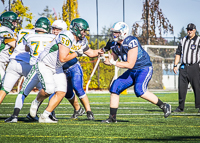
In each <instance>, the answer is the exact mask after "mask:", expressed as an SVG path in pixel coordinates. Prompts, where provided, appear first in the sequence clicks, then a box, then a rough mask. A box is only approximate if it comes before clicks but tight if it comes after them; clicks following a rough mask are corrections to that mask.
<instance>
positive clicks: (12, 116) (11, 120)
mask: <svg viewBox="0 0 200 143" xmlns="http://www.w3.org/2000/svg"><path fill="white" fill-rule="evenodd" d="M17 121H18V118H17V116H14V115H11V116H10V117H9V118H7V119H6V120H5V122H6V123H17Z"/></svg>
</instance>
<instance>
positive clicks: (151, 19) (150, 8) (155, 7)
mask: <svg viewBox="0 0 200 143" xmlns="http://www.w3.org/2000/svg"><path fill="white" fill-rule="evenodd" d="M146 1H147V3H145V2H144V4H143V13H142V18H141V20H142V21H143V24H142V26H140V25H139V23H138V22H136V23H134V24H133V31H132V33H133V35H134V36H137V37H142V38H140V41H141V43H145V44H146V41H147V30H146V29H147V23H146V20H147V19H148V37H151V45H152V44H162V43H164V42H166V41H165V39H163V38H162V33H164V34H165V33H168V32H170V33H171V34H173V26H172V25H171V24H170V22H169V20H168V19H167V18H166V17H165V16H164V14H163V12H162V9H160V7H159V0H146ZM147 13H148V15H147ZM147 16H148V17H147ZM139 29H142V33H141V35H139V34H138V30H139ZM156 29H157V30H158V33H159V37H160V39H157V34H156ZM149 44H150V43H149Z"/></svg>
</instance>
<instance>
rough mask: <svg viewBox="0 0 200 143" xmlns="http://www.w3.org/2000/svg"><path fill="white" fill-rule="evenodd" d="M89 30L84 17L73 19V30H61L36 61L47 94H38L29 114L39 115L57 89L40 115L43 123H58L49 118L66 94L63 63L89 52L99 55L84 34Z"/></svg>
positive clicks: (91, 54)
mask: <svg viewBox="0 0 200 143" xmlns="http://www.w3.org/2000/svg"><path fill="white" fill-rule="evenodd" d="M88 31H89V25H88V23H87V22H86V21H85V20H84V19H82V18H76V19H74V20H72V22H71V24H70V31H62V32H60V33H59V35H58V36H57V37H56V38H55V39H54V41H52V42H51V44H49V45H48V46H47V48H45V50H44V51H43V52H42V53H41V54H40V57H39V61H38V63H37V64H36V71H37V73H38V78H39V79H40V82H41V83H42V86H43V89H44V91H45V93H46V96H42V94H38V96H37V97H36V99H35V100H34V101H33V102H32V104H31V108H30V114H31V116H32V117H35V116H36V113H37V108H38V105H39V104H40V102H42V101H43V100H44V99H45V98H47V97H48V96H49V95H51V94H52V93H54V92H55V95H54V96H53V97H52V98H51V100H50V101H49V105H48V107H47V108H46V110H45V111H44V113H43V114H41V116H40V118H39V122H40V123H57V121H53V120H52V119H50V118H49V115H50V114H51V112H52V111H53V110H54V109H55V108H56V107H57V106H58V105H59V103H60V102H61V100H62V99H63V97H64V96H65V94H66V90H67V89H66V87H67V82H66V76H65V74H64V73H63V69H62V65H63V64H64V63H65V62H67V61H69V60H72V59H74V58H75V57H77V56H82V54H83V53H84V54H86V55H88V56H90V57H95V56H98V53H99V52H100V51H101V50H100V49H99V50H92V49H90V48H89V47H88V42H87V39H86V38H85V36H86V35H87V32H88Z"/></svg>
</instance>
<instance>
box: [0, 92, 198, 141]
mask: <svg viewBox="0 0 200 143" xmlns="http://www.w3.org/2000/svg"><path fill="white" fill-rule="evenodd" d="M155 94H156V95H157V96H158V97H159V98H160V99H161V100H163V101H164V102H169V103H170V104H171V105H172V110H174V109H175V108H176V107H177V105H178V94H177V93H155ZM88 97H89V100H90V103H91V108H92V111H93V112H94V115H95V120H94V121H88V120H87V117H86V115H83V116H81V117H79V119H78V120H72V119H69V118H70V116H71V115H72V114H73V108H72V106H71V105H70V104H69V103H68V101H67V100H66V99H63V101H62V102H61V104H60V105H59V106H58V107H57V108H56V110H55V111H56V115H57V118H58V119H59V122H58V123H57V124H40V123H38V122H30V121H29V120H28V119H27V118H25V117H26V114H27V113H29V108H30V105H31V101H32V100H33V99H34V98H35V95H29V96H28V97H27V98H26V100H25V104H24V107H23V109H22V110H21V112H20V116H19V121H18V123H4V120H5V119H6V118H8V117H9V116H10V115H11V114H12V113H13V108H14V103H15V98H16V95H7V96H6V98H5V99H4V101H3V103H2V104H1V105H0V133H1V134H0V142H2V143H4V142H5V143H8V142H13V143H19V142H23V143H31V142H34V143H35V142H41V143H42V142H59V143H61V142H70V143H71V142H74V143H77V142H102V143H107V142H112V143H113V142H116V143H121V142H145V143H148V142H151V143H154V142H181V143H182V142H192V143H193V142H200V117H199V115H200V113H197V111H198V109H195V106H194V94H193V93H188V94H187V98H186V104H185V112H183V113H176V114H174V113H172V114H171V116H169V117H168V118H166V119H165V118H164V116H163V112H162V111H161V110H160V109H159V108H158V107H157V106H155V105H153V104H150V103H149V102H147V101H145V100H143V99H141V98H137V97H135V95H134V94H127V95H121V96H120V105H119V109H118V116H117V120H118V123H112V124H103V123H101V120H104V119H106V118H108V114H109V101H110V97H109V94H88ZM8 103H11V104H8ZM47 103H48V100H45V101H44V102H43V104H42V105H41V107H40V109H39V111H38V112H39V113H38V114H40V113H42V112H43V111H44V109H45V107H46V106H47Z"/></svg>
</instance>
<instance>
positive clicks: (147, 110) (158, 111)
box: [144, 110, 163, 112]
mask: <svg viewBox="0 0 200 143" xmlns="http://www.w3.org/2000/svg"><path fill="white" fill-rule="evenodd" d="M144 111H148V112H163V111H162V110H144Z"/></svg>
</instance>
